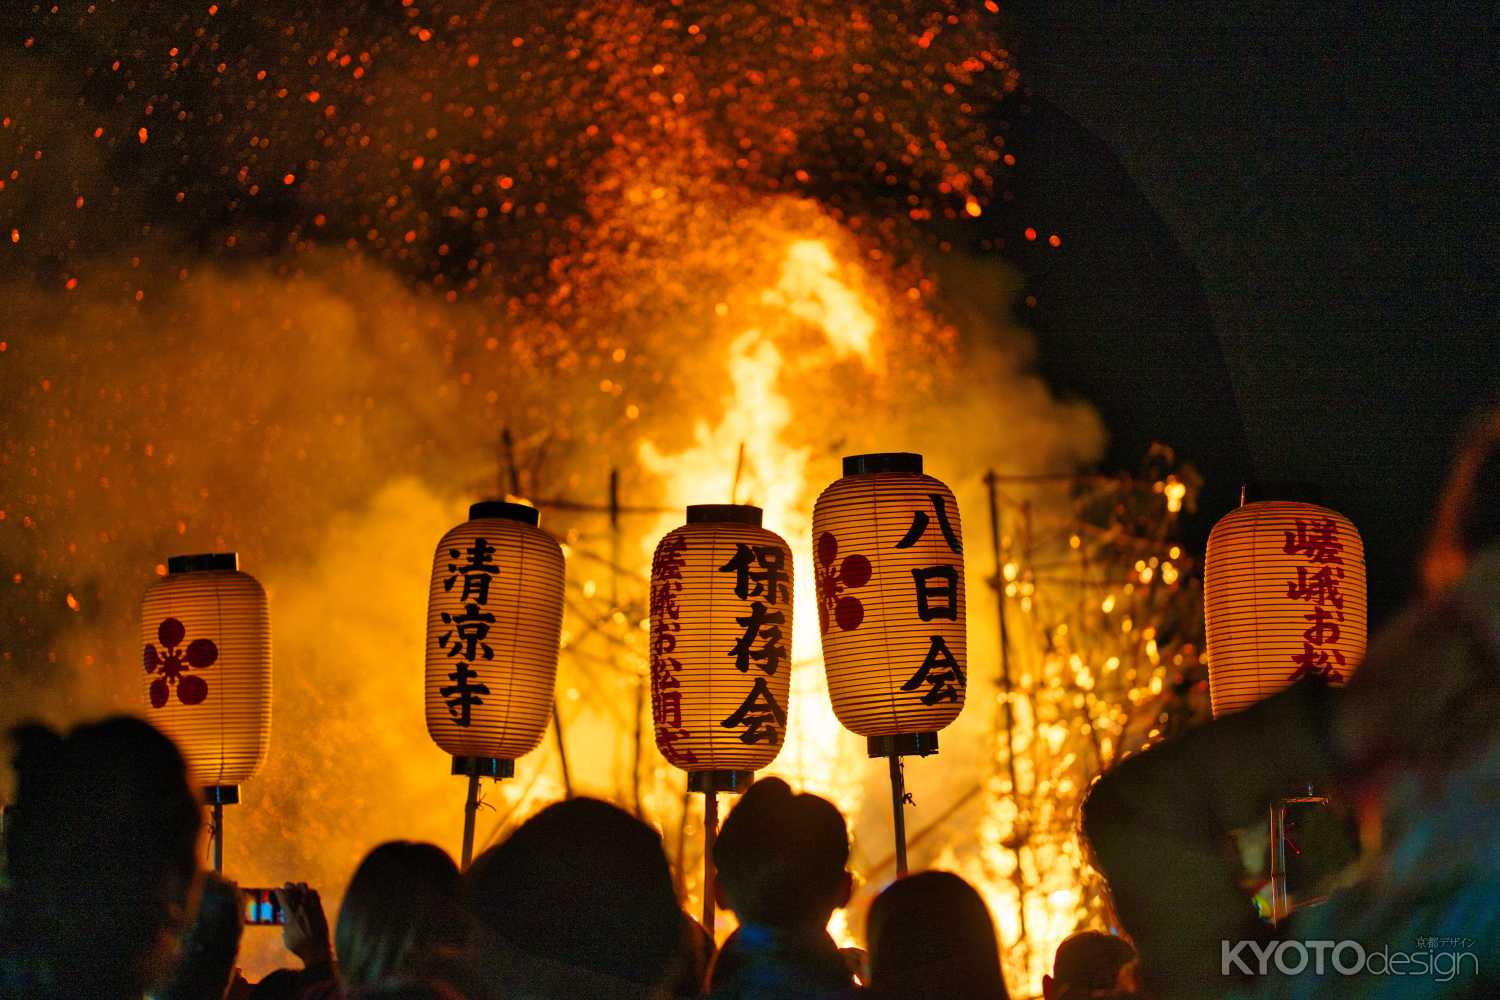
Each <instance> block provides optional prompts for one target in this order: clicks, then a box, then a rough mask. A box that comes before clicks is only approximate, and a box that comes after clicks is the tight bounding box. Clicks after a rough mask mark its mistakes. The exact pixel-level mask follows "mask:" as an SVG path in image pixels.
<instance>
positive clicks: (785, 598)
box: [651, 504, 792, 771]
mask: <svg viewBox="0 0 1500 1000" xmlns="http://www.w3.org/2000/svg"><path fill="white" fill-rule="evenodd" d="M687 521H688V523H687V524H685V525H683V526H682V527H680V528H676V529H674V530H672V531H670V532H668V533H667V535H666V536H665V537H663V538H662V540H661V541H660V542H659V543H658V544H657V546H656V554H655V557H654V558H653V559H652V561H651V717H652V719H653V721H654V722H655V728H656V745H657V748H658V749H660V750H661V752H662V756H664V757H666V758H667V760H668V761H669V762H671V763H672V764H675V765H676V766H678V767H680V768H683V769H684V770H687V771H755V770H758V769H760V768H762V767H765V766H766V765H767V764H769V763H771V761H773V760H775V759H776V754H777V753H778V752H780V750H781V744H782V742H783V741H784V739H785V737H786V725H787V707H788V706H787V697H788V693H789V691H790V686H791V673H792V656H791V651H792V553H791V549H790V548H788V546H787V544H786V542H785V541H783V540H782V538H781V537H780V536H779V535H777V534H775V533H774V532H771V531H767V530H766V529H765V528H762V527H761V526H760V522H761V511H760V508H758V507H748V506H739V505H729V504H719V505H715V504H705V505H701V506H694V507H689V508H688V509H687Z"/></svg>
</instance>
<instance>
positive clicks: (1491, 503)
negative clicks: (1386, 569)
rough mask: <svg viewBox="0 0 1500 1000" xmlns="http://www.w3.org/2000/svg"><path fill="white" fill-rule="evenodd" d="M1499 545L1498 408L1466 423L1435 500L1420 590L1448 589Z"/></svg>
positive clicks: (1499, 429)
mask: <svg viewBox="0 0 1500 1000" xmlns="http://www.w3.org/2000/svg"><path fill="white" fill-rule="evenodd" d="M1497 543H1500V407H1495V408H1493V409H1490V410H1487V411H1485V412H1482V413H1480V414H1479V416H1478V417H1476V418H1475V419H1474V420H1473V422H1472V423H1470V425H1469V428H1468V430H1467V432H1466V433H1465V435H1464V437H1463V439H1462V440H1461V442H1460V444H1459V449H1458V454H1457V456H1456V457H1455V458H1454V460H1453V464H1452V466H1451V467H1450V468H1449V470H1448V480H1447V482H1446V483H1445V484H1444V486H1443V492H1442V494H1441V495H1440V496H1439V498H1438V505H1437V514H1436V516H1435V517H1434V519H1433V527H1432V533H1431V536H1430V537H1429V538H1428V542H1427V550H1426V552H1425V553H1423V556H1422V566H1421V570H1422V581H1423V587H1424V589H1425V590H1426V592H1427V595H1428V596H1429V597H1431V596H1434V595H1436V594H1439V593H1441V592H1442V591H1444V590H1446V589H1447V588H1448V587H1450V586H1452V585H1453V583H1455V582H1456V581H1457V580H1458V578H1459V577H1460V576H1462V575H1463V574H1464V571H1465V570H1466V569H1467V568H1468V565H1469V562H1470V560H1472V559H1473V557H1474V556H1475V555H1477V554H1478V553H1479V552H1481V551H1482V550H1484V549H1487V548H1489V547H1491V546H1493V545H1496V544H1497Z"/></svg>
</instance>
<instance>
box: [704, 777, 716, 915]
mask: <svg viewBox="0 0 1500 1000" xmlns="http://www.w3.org/2000/svg"><path fill="white" fill-rule="evenodd" d="M718 835H719V793H718V792H717V791H715V790H714V789H712V788H710V789H709V790H708V791H706V792H704V793H703V926H704V928H705V929H706V930H707V931H708V936H709V937H713V936H714V839H715V838H716V837H718Z"/></svg>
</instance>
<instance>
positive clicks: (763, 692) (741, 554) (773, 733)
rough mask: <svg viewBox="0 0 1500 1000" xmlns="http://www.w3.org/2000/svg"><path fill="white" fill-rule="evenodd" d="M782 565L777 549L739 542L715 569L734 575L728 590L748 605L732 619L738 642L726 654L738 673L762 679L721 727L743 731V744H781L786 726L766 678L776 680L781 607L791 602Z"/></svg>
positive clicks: (782, 555) (781, 643) (783, 619)
mask: <svg viewBox="0 0 1500 1000" xmlns="http://www.w3.org/2000/svg"><path fill="white" fill-rule="evenodd" d="M786 563H787V558H786V552H785V550H783V549H782V548H780V547H779V546H776V545H749V544H746V543H744V542H739V543H737V544H736V545H735V551H734V555H733V556H732V557H731V558H730V559H729V560H728V561H727V562H725V563H724V564H723V565H722V566H720V567H719V572H720V573H725V574H733V578H734V583H733V586H732V587H730V588H726V589H729V591H730V593H732V594H733V595H734V596H735V597H737V598H739V599H740V600H741V601H749V602H750V607H749V609H748V610H747V611H746V613H745V614H742V615H736V616H735V618H734V621H735V624H736V625H738V626H739V629H740V631H739V638H738V639H737V640H736V641H735V643H734V644H733V646H731V647H730V648H729V649H728V650H726V651H725V653H724V655H725V656H726V657H729V658H732V659H733V660H734V665H735V669H737V670H738V671H740V673H749V672H750V669H751V668H752V667H754V668H755V669H756V670H759V671H760V673H761V675H762V676H757V677H756V678H755V680H754V682H753V683H752V684H751V687H750V692H749V694H747V695H746V696H745V700H744V701H743V702H741V704H740V706H739V708H738V709H736V710H735V711H734V712H733V713H732V714H730V715H729V716H728V717H727V718H725V719H723V720H722V721H720V723H719V725H721V726H723V727H724V728H726V729H735V728H738V729H741V730H742V732H741V733H740V736H739V739H740V742H742V743H769V744H771V745H772V746H779V745H780V744H781V737H782V733H783V732H784V731H785V728H786V711H785V710H784V709H783V708H782V707H781V706H780V705H778V704H777V703H776V696H775V694H774V693H773V692H772V691H771V689H770V688H769V687H767V686H766V677H774V676H775V675H776V672H777V671H778V670H779V669H781V661H782V660H783V659H784V658H785V657H786V647H785V645H784V638H785V637H784V636H783V634H782V626H783V625H784V624H785V623H786V612H785V611H784V610H782V609H783V608H784V607H785V606H787V605H789V604H790V603H791V583H790V578H789V576H788V572H787V565H786Z"/></svg>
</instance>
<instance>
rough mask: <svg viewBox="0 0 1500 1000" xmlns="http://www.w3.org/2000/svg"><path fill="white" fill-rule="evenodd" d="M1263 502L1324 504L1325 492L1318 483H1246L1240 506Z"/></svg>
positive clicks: (1242, 489) (1274, 481) (1272, 481)
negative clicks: (1282, 501) (1283, 501)
mask: <svg viewBox="0 0 1500 1000" xmlns="http://www.w3.org/2000/svg"><path fill="white" fill-rule="evenodd" d="M1261 500H1285V501H1289V502H1292V503H1315V504H1322V503H1323V491H1322V490H1321V489H1319V487H1318V484H1317V483H1303V482H1292V481H1277V480H1268V481H1265V482H1254V483H1246V484H1245V485H1243V486H1241V487H1240V505H1241V506H1243V505H1245V504H1247V503H1257V502H1259V501H1261Z"/></svg>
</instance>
